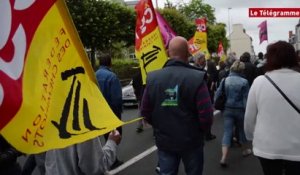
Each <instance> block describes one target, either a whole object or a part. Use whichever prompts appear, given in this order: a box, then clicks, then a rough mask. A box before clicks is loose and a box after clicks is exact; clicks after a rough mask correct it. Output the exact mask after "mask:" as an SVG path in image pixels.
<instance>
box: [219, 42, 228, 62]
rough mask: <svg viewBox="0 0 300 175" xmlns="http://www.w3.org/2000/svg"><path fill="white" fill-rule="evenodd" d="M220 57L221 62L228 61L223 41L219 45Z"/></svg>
mask: <svg viewBox="0 0 300 175" xmlns="http://www.w3.org/2000/svg"><path fill="white" fill-rule="evenodd" d="M218 56H219V57H220V60H222V61H225V60H226V55H225V53H224V48H223V44H222V41H220V42H219V45H218Z"/></svg>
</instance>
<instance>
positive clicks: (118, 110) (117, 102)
mask: <svg viewBox="0 0 300 175" xmlns="http://www.w3.org/2000/svg"><path fill="white" fill-rule="evenodd" d="M110 83H111V86H110V95H111V104H110V107H111V109H112V110H113V112H114V113H115V115H116V116H117V117H119V118H121V114H122V103H123V101H122V86H121V83H120V81H119V79H118V78H117V77H115V76H114V77H113V78H112V79H111V82H110Z"/></svg>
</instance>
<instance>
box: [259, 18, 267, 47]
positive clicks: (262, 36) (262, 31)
mask: <svg viewBox="0 0 300 175" xmlns="http://www.w3.org/2000/svg"><path fill="white" fill-rule="evenodd" d="M258 28H259V44H261V43H262V42H263V41H265V40H267V41H268V27H267V20H265V21H263V22H262V23H260V24H259V25H258Z"/></svg>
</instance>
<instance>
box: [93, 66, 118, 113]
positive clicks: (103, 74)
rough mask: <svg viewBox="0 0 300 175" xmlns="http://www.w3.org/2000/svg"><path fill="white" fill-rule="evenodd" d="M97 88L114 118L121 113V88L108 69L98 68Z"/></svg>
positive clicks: (116, 78)
mask: <svg viewBox="0 0 300 175" xmlns="http://www.w3.org/2000/svg"><path fill="white" fill-rule="evenodd" d="M96 78H97V81H98V84H99V88H100V90H101V92H102V95H103V96H104V98H105V100H106V101H107V103H108V105H109V106H110V108H111V109H112V111H113V112H114V114H115V115H116V116H118V117H119V118H120V117H121V113H122V86H121V83H120V81H119V79H118V77H117V76H116V74H114V73H113V72H112V71H111V70H110V69H109V68H108V67H106V66H100V68H99V69H98V70H97V72H96Z"/></svg>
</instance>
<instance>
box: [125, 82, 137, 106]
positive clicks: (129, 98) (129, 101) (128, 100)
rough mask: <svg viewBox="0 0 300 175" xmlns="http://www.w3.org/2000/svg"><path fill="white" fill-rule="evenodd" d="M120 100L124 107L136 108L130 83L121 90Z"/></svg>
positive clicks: (135, 100)
mask: <svg viewBox="0 0 300 175" xmlns="http://www.w3.org/2000/svg"><path fill="white" fill-rule="evenodd" d="M122 100H123V105H124V106H137V105H138V102H137V99H136V96H135V95H134V90H133V86H132V81H130V82H129V84H127V85H126V86H124V87H123V88H122Z"/></svg>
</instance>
